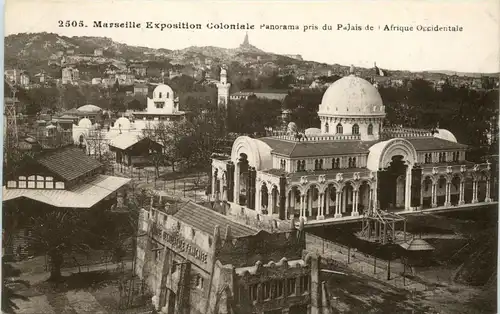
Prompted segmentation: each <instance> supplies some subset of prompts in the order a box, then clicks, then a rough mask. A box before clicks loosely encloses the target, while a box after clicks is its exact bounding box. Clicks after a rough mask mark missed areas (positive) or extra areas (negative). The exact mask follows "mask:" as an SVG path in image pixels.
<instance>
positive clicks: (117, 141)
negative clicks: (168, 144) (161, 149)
mask: <svg viewBox="0 0 500 314" xmlns="http://www.w3.org/2000/svg"><path fill="white" fill-rule="evenodd" d="M142 141H152V142H154V143H156V144H158V145H161V144H160V143H158V142H156V141H153V140H151V139H150V138H148V137H144V138H140V137H138V136H136V135H132V134H126V133H124V134H121V135H118V136H117V137H115V138H113V139H112V140H111V142H110V143H109V146H111V147H116V148H118V149H121V150H125V149H127V148H129V147H132V146H134V145H135V144H137V143H139V142H142Z"/></svg>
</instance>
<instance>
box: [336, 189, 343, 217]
mask: <svg viewBox="0 0 500 314" xmlns="http://www.w3.org/2000/svg"><path fill="white" fill-rule="evenodd" d="M341 203H342V192H339V191H337V201H336V202H335V218H341V217H342V213H341V212H340V206H341Z"/></svg>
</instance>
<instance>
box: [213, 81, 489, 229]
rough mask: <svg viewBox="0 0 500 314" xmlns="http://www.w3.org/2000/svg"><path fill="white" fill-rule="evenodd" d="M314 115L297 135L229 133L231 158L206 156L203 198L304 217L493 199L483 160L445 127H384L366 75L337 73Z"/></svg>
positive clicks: (380, 108) (239, 207) (242, 208)
mask: <svg viewBox="0 0 500 314" xmlns="http://www.w3.org/2000/svg"><path fill="white" fill-rule="evenodd" d="M318 115H319V118H320V121H321V128H320V129H309V130H308V132H306V134H297V133H295V132H290V131H289V132H286V133H283V134H279V135H276V136H272V137H264V138H258V139H253V138H249V137H246V136H241V137H239V138H238V139H236V141H235V142H234V144H233V148H232V152H231V156H230V157H228V158H226V157H215V158H213V160H212V173H211V175H212V191H211V194H212V198H213V199H215V200H219V201H226V202H228V204H229V205H230V207H231V210H234V211H238V212H239V211H245V212H253V213H254V214H259V215H272V216H275V217H276V218H279V219H284V220H287V219H294V218H295V219H303V220H304V221H306V222H310V221H318V220H325V219H332V220H335V219H339V218H343V217H347V216H350V217H359V216H362V215H365V214H371V213H373V212H374V211H377V210H380V209H382V210H388V211H394V212H409V211H416V210H420V209H426V208H438V207H439V208H440V207H444V208H446V207H451V206H464V205H465V204H475V203H480V202H485V203H488V202H492V196H491V190H492V189H491V181H490V180H491V164H489V163H484V164H474V163H471V162H468V161H466V159H465V152H466V149H467V146H466V145H464V144H460V143H458V142H457V140H456V139H455V137H454V136H453V134H452V133H451V132H449V131H447V130H444V129H437V130H434V131H430V130H421V129H410V128H403V127H398V128H384V127H383V120H384V117H385V107H384V104H383V101H382V98H381V97H380V94H379V93H378V91H377V89H376V88H375V87H374V86H373V85H372V84H370V83H369V82H368V81H366V80H364V79H362V78H359V77H357V76H355V75H354V74H351V75H349V76H346V77H344V78H342V79H340V80H338V81H336V82H335V83H334V84H332V85H331V86H330V87H329V88H328V90H327V91H326V92H325V93H324V96H323V99H322V102H321V104H320V106H319V111H318ZM289 129H292V130H293V129H294V128H293V127H292V128H289ZM307 133H309V135H307Z"/></svg>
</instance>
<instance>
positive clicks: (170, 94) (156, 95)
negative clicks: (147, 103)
mask: <svg viewBox="0 0 500 314" xmlns="http://www.w3.org/2000/svg"><path fill="white" fill-rule="evenodd" d="M167 98H171V99H173V98H174V91H173V90H172V88H171V87H170V86H168V85H166V84H160V85H158V86H157V87H156V88H155V89H154V91H153V99H167Z"/></svg>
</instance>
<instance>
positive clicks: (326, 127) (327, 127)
mask: <svg viewBox="0 0 500 314" xmlns="http://www.w3.org/2000/svg"><path fill="white" fill-rule="evenodd" d="M328 132H330V126H329V125H328V122H327V123H325V133H328Z"/></svg>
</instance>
